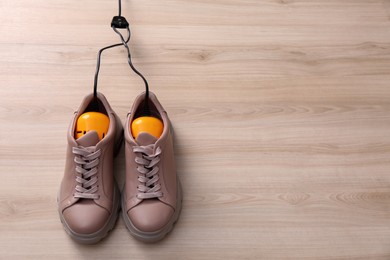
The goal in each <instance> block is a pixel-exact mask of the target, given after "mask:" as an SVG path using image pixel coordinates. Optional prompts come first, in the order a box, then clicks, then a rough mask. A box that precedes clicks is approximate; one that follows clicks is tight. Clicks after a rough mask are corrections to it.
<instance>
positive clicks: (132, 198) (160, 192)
mask: <svg viewBox="0 0 390 260" xmlns="http://www.w3.org/2000/svg"><path fill="white" fill-rule="evenodd" d="M144 98H145V93H143V94H141V95H139V96H138V97H137V98H136V100H135V102H134V105H133V107H132V109H131V111H130V113H129V114H128V116H127V120H126V125H125V130H124V132H125V156H126V179H125V188H124V191H123V192H122V214H123V218H124V221H125V224H126V226H127V228H128V229H129V231H130V233H131V234H132V235H133V236H134V237H136V238H137V239H139V240H142V241H144V242H156V241H158V240H160V239H162V238H163V237H164V236H165V235H166V234H167V233H169V232H170V231H171V230H172V228H173V225H174V223H175V222H176V220H177V219H178V218H179V214H180V210H181V203H182V191H181V186H180V183H179V180H178V177H177V175H176V167H175V161H174V152H173V140H172V128H171V123H170V121H169V119H168V116H167V113H166V111H165V110H164V108H163V107H162V106H161V104H160V102H159V101H158V100H157V98H156V96H155V95H154V94H153V93H151V92H149V99H150V101H149V109H150V112H151V114H152V115H153V116H154V117H157V118H159V119H161V120H162V122H163V126H164V127H163V132H162V135H161V136H160V137H159V138H158V139H157V138H156V137H154V136H152V135H150V134H149V133H146V132H141V133H140V134H139V135H138V136H137V138H136V139H134V137H133V135H132V133H131V128H130V126H131V123H132V122H133V120H134V119H135V118H137V117H138V116H139V114H140V113H141V112H142V108H143V102H144Z"/></svg>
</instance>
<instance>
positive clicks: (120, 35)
mask: <svg viewBox="0 0 390 260" xmlns="http://www.w3.org/2000/svg"><path fill="white" fill-rule="evenodd" d="M112 29H113V30H114V32H115V33H116V34H118V35H119V37H120V39H121V42H122V45H123V46H124V47H125V48H126V50H127V62H128V63H129V66H130V68H131V69H132V70H133V71H134V73H136V74H137V75H138V76H139V77H140V78H141V79H142V80H143V82H144V84H145V101H144V115H145V116H149V115H150V110H149V84H148V81H147V80H146V78H145V77H144V76H143V75H142V73H141V72H139V71H138V70H137V69H136V68H135V67H134V65H133V62H132V60H131V52H130V48H129V45H128V44H127V43H128V41H125V39H124V38H123V35H122V34H121V33H120V32H119V31H118V30H117V28H115V27H114V26H113V27H112ZM126 29H127V33H128V38H129V39H130V37H131V31H130V27H129V26H127V27H126Z"/></svg>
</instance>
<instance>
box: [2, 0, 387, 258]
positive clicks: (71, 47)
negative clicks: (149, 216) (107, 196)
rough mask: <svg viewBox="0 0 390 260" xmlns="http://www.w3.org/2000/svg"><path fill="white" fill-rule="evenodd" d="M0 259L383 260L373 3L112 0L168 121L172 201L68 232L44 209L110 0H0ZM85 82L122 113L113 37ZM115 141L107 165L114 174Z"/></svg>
mask: <svg viewBox="0 0 390 260" xmlns="http://www.w3.org/2000/svg"><path fill="white" fill-rule="evenodd" d="M0 13H1V15H0V33H1V37H0V82H1V95H0V123H1V128H0V172H1V181H0V259H299V260H300V259H335V260H336V259H356V260H358V259H359V260H366V259H378V260H380V259H383V260H385V259H390V173H389V170H390V131H389V129H390V102H389V100H390V85H389V84H390V74H389V71H390V30H389V28H390V1H387V0H383V1H380V0H370V1H363V0H344V1H339V0H337V1H336V0H327V1H325V0H311V1H307V0H301V1H298V0H265V1H257V0H217V1H204V0H188V1H179V0H159V1H157V0H152V1H130V0H124V1H123V14H124V15H125V16H126V17H127V18H128V20H129V21H130V23H131V28H132V33H133V38H132V40H131V49H132V53H133V61H134V63H135V64H136V66H137V67H138V68H139V70H141V71H142V72H143V73H144V74H145V76H146V77H147V78H148V79H149V82H150V86H151V89H152V91H154V92H155V93H156V94H157V95H158V97H159V99H160V101H161V102H162V104H163V105H164V106H165V108H166V109H167V111H168V113H169V115H170V117H171V120H172V122H173V124H174V127H175V135H176V161H177V164H178V171H179V176H180V178H181V181H182V184H183V187H184V196H185V197H184V204H183V211H182V215H181V218H180V220H179V222H178V223H177V225H176V227H175V229H174V230H173V232H172V233H171V234H170V235H169V236H168V237H167V238H166V239H165V240H163V241H162V242H160V243H157V244H154V245H147V244H143V243H140V242H138V241H136V240H134V239H133V238H132V237H131V236H130V235H129V233H128V231H127V229H126V227H125V225H124V223H123V221H122V219H119V220H118V223H117V225H116V227H115V229H114V230H113V231H112V232H111V233H110V234H109V236H108V237H107V238H106V239H105V240H104V241H102V242H101V243H99V244H97V245H95V246H82V245H78V244H76V243H74V242H73V241H71V240H70V239H69V238H68V236H67V235H66V234H65V232H64V231H63V228H62V225H61V223H60V221H59V218H58V214H57V209H56V193H57V190H58V187H59V184H60V181H61V178H62V174H63V167H64V156H65V149H66V129H67V126H68V123H69V120H70V119H71V115H72V113H73V111H74V110H75V109H76V108H77V107H78V105H79V103H80V102H81V100H82V98H83V97H84V96H85V95H86V94H89V93H90V92H91V90H92V83H93V74H94V71H95V64H96V61H95V59H96V52H97V50H98V49H99V48H101V47H103V46H105V45H108V44H112V43H115V42H118V38H117V37H116V34H114V33H113V32H112V31H111V29H110V27H109V23H110V21H111V18H112V16H113V15H115V14H116V13H117V5H116V2H115V1H108V0H95V1H92V0H85V1H76V0H69V1H64V0H58V1H44V0H36V1H27V0H20V1H11V0H4V1H0ZM99 90H100V91H101V92H103V93H104V94H105V95H106V96H107V98H108V100H109V101H110V103H111V105H112V107H113V108H114V110H115V111H116V112H117V113H118V114H119V115H120V117H121V118H122V120H124V119H125V116H126V113H127V111H128V110H129V109H130V107H131V105H132V102H133V100H134V98H135V96H136V95H137V94H138V93H139V92H140V91H142V90H143V87H142V82H141V81H140V80H139V79H138V78H137V77H136V76H135V75H134V74H133V73H131V72H130V71H129V68H128V66H127V65H126V55H125V51H124V50H123V49H116V50H110V51H108V52H107V53H105V54H104V55H103V60H102V67H101V74H100V82H99ZM123 173H124V154H123V150H122V153H121V154H120V156H119V158H118V159H117V160H116V176H117V179H118V181H119V182H120V183H121V184H122V185H123V178H124V176H123Z"/></svg>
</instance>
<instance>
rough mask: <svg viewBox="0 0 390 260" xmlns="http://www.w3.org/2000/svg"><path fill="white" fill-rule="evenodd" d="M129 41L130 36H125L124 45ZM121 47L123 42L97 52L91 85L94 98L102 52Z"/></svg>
mask: <svg viewBox="0 0 390 260" xmlns="http://www.w3.org/2000/svg"><path fill="white" fill-rule="evenodd" d="M129 41H130V34H129V35H128V36H127V39H126V41H125V43H126V44H127V43H128V42H129ZM121 45H123V42H122V43H117V44H113V45H110V46H106V47H104V48H102V49H100V50H99V52H98V55H97V62H96V71H95V78H94V83H93V95H94V97H95V98H96V96H97V83H98V78H99V71H100V60H101V56H102V53H103V51H105V50H107V49H111V48H114V47H119V46H121Z"/></svg>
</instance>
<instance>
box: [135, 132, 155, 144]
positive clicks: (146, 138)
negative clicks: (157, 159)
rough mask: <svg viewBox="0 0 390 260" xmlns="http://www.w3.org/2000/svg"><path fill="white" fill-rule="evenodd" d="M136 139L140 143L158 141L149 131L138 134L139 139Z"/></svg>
mask: <svg viewBox="0 0 390 260" xmlns="http://www.w3.org/2000/svg"><path fill="white" fill-rule="evenodd" d="M135 141H136V142H137V143H138V145H149V144H154V143H156V141H157V138H156V137H154V136H153V135H151V134H149V133H146V132H141V133H139V134H138V136H137V139H135Z"/></svg>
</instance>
